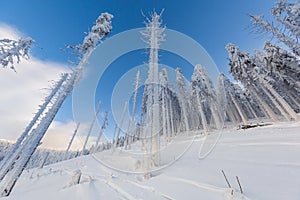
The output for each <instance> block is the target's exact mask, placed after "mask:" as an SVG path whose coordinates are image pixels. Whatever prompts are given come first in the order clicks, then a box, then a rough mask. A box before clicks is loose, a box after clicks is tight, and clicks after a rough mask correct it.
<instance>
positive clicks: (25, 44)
mask: <svg viewBox="0 0 300 200" xmlns="http://www.w3.org/2000/svg"><path fill="white" fill-rule="evenodd" d="M33 43H34V40H33V39H31V38H30V37H28V38H22V39H19V40H11V39H2V40H0V64H1V65H2V66H3V68H7V67H10V68H11V69H12V70H14V71H16V69H15V66H14V64H15V63H19V62H20V61H21V58H24V59H28V58H29V50H30V48H31V46H32V44H33Z"/></svg>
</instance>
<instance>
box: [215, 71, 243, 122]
mask: <svg viewBox="0 0 300 200" xmlns="http://www.w3.org/2000/svg"><path fill="white" fill-rule="evenodd" d="M239 89H240V88H239V87H237V86H236V85H234V84H232V83H231V82H230V80H229V79H228V78H227V77H226V76H225V75H224V74H221V75H220V76H219V90H223V91H220V92H219V94H220V93H223V95H224V96H223V98H225V99H224V100H223V101H224V103H222V106H223V109H224V111H225V112H226V113H227V115H228V118H229V120H230V121H231V122H232V123H233V124H237V122H239V121H242V122H243V123H244V124H247V121H248V117H247V115H246V113H245V110H244V108H243V106H242V105H243V101H242V98H241V94H240V93H241V92H240V90H239ZM225 102H226V103H225Z"/></svg>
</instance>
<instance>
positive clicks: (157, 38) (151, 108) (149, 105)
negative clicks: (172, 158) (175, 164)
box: [141, 12, 165, 175]
mask: <svg viewBox="0 0 300 200" xmlns="http://www.w3.org/2000/svg"><path fill="white" fill-rule="evenodd" d="M164 31H165V28H164V27H162V20H161V14H157V13H156V12H154V13H153V14H152V16H151V19H148V18H147V22H146V29H145V30H144V31H142V32H141V34H142V35H143V36H144V38H145V42H146V43H147V45H148V47H149V61H148V65H149V70H148V78H147V82H148V83H147V84H146V85H145V87H147V89H145V91H146V92H147V94H145V95H144V96H145V98H143V99H144V100H146V101H145V102H144V105H145V106H146V110H147V113H146V115H145V117H146V118H147V119H146V120H145V122H146V123H147V124H145V126H151V128H150V127H149V128H148V129H147V130H148V134H149V135H148V137H149V138H150V139H149V143H150V144H149V145H150V146H151V147H150V148H149V150H150V151H151V152H149V153H150V154H151V157H152V158H151V161H150V160H148V161H147V162H148V163H149V164H150V162H151V163H152V164H154V165H156V166H158V165H160V164H159V163H160V158H159V149H160V146H159V145H160V144H159V140H160V139H159V137H160V134H159V131H160V123H159V113H160V110H159V87H158V84H159V71H158V50H159V48H160V45H161V43H162V42H163V41H164V38H165V33H164ZM149 173H150V172H149ZM148 175H149V174H148Z"/></svg>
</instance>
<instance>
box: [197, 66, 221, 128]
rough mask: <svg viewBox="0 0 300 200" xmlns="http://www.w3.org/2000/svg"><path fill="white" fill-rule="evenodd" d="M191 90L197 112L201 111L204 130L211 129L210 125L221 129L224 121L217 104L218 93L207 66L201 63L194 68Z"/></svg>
mask: <svg viewBox="0 0 300 200" xmlns="http://www.w3.org/2000/svg"><path fill="white" fill-rule="evenodd" d="M191 92H192V98H193V99H194V102H195V103H196V105H197V112H199V113H200V120H201V125H202V128H203V130H204V131H205V132H207V131H208V130H209V129H210V127H209V125H210V126H211V127H214V128H217V129H220V128H221V127H222V123H223V122H222V119H221V114H220V109H219V108H218V105H217V93H216V90H215V88H214V86H213V84H212V81H211V79H210V78H209V77H208V75H207V73H206V70H205V68H204V67H203V66H201V65H199V64H198V65H196V66H195V68H194V73H193V75H192V82H191Z"/></svg>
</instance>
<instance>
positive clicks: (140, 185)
mask: <svg viewBox="0 0 300 200" xmlns="http://www.w3.org/2000/svg"><path fill="white" fill-rule="evenodd" d="M192 138H193V137H191V136H186V137H183V138H181V139H180V140H175V141H174V142H173V143H172V145H171V146H170V148H174V151H176V149H178V148H179V147H180V145H182V144H183V143H186V144H185V146H188V144H192V145H191V146H190V148H189V150H188V151H187V152H186V153H185V154H184V156H183V157H181V158H180V159H179V160H178V161H176V162H175V163H174V164H173V165H171V166H169V167H166V168H163V169H162V170H159V171H156V172H154V173H153V174H152V175H153V176H152V177H151V178H150V179H148V180H147V179H144V178H143V175H142V174H132V173H128V174H125V173H121V172H118V171H114V170H112V169H110V168H107V167H104V166H103V165H101V164H99V161H98V160H97V159H95V157H94V156H85V157H80V158H76V159H73V160H69V161H65V162H62V163H58V164H55V165H51V166H47V167H45V168H43V169H33V170H30V171H24V173H23V175H22V176H21V178H20V179H19V180H18V182H17V185H16V187H15V188H14V190H13V192H12V193H11V195H10V196H9V197H8V198H3V199H12V200H13V199H19V200H26V199H30V200H35V199H43V200H47V199H49V200H53V199H56V200H57V199H63V200H65V199H72V200H75V199H97V200H98V199H105V200H107V199H204V200H210V199H212V200H218V199H262V200H267V199H272V200H276V199H278V200H282V199H289V200H293V199H295V200H296V199H299V196H300V189H299V185H300V159H299V158H300V123H299V122H289V123H277V124H273V125H270V126H264V127H258V128H252V129H247V130H235V129H233V130H226V131H224V132H223V134H222V135H221V138H220V140H219V142H218V143H217V145H216V146H215V148H214V150H213V151H212V152H211V153H210V154H209V155H208V156H207V157H206V158H204V159H199V158H198V157H199V148H200V146H201V144H203V140H202V139H201V138H198V139H197V138H196V139H195V140H194V141H193V143H191V140H192ZM214 141H215V136H214V135H213V134H211V135H209V136H208V139H207V140H206V141H205V145H207V144H209V143H210V142H214ZM208 146H209V145H208ZM123 151H124V150H122V151H120V150H116V151H115V152H114V153H112V152H111V151H106V152H101V153H99V154H98V155H97V156H96V158H101V159H103V160H104V162H106V163H109V162H112V163H118V164H119V165H121V166H122V167H123V168H124V169H125V168H127V169H128V170H131V171H132V170H133V171H134V170H135V169H136V171H138V168H139V165H138V162H137V159H136V158H134V157H132V156H131V157H129V156H128V154H125V153H123ZM170 152H171V151H170ZM131 155H132V154H131ZM161 159H162V161H163V159H164V157H162V158H161ZM78 169H80V170H81V171H82V178H81V182H80V184H78V185H72V186H69V185H70V182H72V178H73V177H72V176H73V175H74V173H77V172H78V171H77V170H78ZM221 170H224V171H225V173H226V175H227V178H228V179H229V182H230V184H231V185H232V187H233V188H234V190H235V191H234V196H232V195H231V192H230V190H229V189H228V187H227V184H226V181H225V179H224V177H223V175H222V173H221ZM235 176H238V177H239V179H240V182H241V185H242V188H243V190H244V194H245V196H242V195H240V194H239V186H238V184H237V181H236V178H235Z"/></svg>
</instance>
